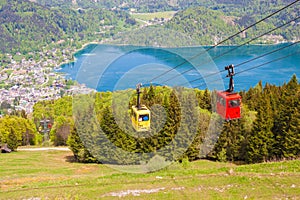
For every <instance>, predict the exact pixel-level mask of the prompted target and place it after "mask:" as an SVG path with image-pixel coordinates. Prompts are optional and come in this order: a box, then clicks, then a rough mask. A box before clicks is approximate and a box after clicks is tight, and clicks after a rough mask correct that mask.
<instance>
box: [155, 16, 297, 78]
mask: <svg viewBox="0 0 300 200" xmlns="http://www.w3.org/2000/svg"><path fill="white" fill-rule="evenodd" d="M299 18H300V16H298V17H296V18H294V19H292V20H290V21H288V22H286V23H284V24H281V25H280V26H277V27H275V28H273V29H272V30H269V31H267V32H265V33H263V34H261V35H259V36H256V37H255V38H252V39H251V40H249V41H246V42H244V43H243V44H240V45H238V46H235V47H234V48H232V49H230V50H228V51H226V52H224V53H222V54H220V55H218V56H215V57H213V58H212V59H211V60H209V61H207V62H203V63H201V64H200V65H199V66H201V65H204V64H208V63H211V62H212V61H215V60H217V59H219V58H221V57H223V56H224V55H226V54H228V53H230V52H232V51H234V50H236V49H238V48H240V47H242V46H245V45H247V44H248V43H250V42H253V41H254V40H257V39H259V38H261V37H263V36H265V35H267V34H269V33H271V32H273V31H275V30H277V29H279V28H282V27H284V26H286V25H288V24H290V23H292V22H294V21H296V20H298V19H299ZM193 69H194V68H190V69H188V70H186V71H184V72H182V73H179V74H176V75H175V76H173V77H171V78H169V79H167V80H165V81H163V82H161V84H164V83H167V82H169V81H170V80H172V79H174V78H176V77H178V76H181V75H183V74H185V73H187V72H190V71H192V70H193ZM223 71H224V70H223ZM218 73H219V72H215V73H211V74H208V75H206V76H204V77H202V78H206V77H210V76H213V75H216V74H218ZM196 80H198V79H196ZM196 80H193V81H191V82H194V81H196Z"/></svg>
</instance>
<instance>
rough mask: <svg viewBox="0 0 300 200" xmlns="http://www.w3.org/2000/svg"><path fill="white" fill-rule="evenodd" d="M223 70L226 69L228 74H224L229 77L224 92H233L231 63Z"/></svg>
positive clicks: (232, 66) (232, 67)
mask: <svg viewBox="0 0 300 200" xmlns="http://www.w3.org/2000/svg"><path fill="white" fill-rule="evenodd" d="M225 70H227V71H228V74H227V75H226V77H230V80H229V88H228V89H227V90H226V92H233V90H234V81H233V76H234V75H235V74H234V65H233V64H231V65H228V66H226V67H225Z"/></svg>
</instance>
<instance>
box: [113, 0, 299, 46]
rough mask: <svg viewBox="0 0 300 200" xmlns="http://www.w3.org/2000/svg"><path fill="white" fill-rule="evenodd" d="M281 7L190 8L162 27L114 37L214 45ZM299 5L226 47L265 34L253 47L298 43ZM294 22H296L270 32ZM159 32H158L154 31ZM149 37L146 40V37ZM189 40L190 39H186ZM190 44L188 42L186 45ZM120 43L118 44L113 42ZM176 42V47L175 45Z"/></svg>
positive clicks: (160, 43) (165, 43)
mask: <svg viewBox="0 0 300 200" xmlns="http://www.w3.org/2000/svg"><path fill="white" fill-rule="evenodd" d="M280 8H281V6H279V4H267V3H264V4H259V3H257V4H255V3H254V4H253V5H252V4H249V5H248V4H247V5H243V4H241V3H237V4H236V5H227V4H226V5H221V4H220V5H219V4H217V5H216V6H215V7H208V8H207V7H191V8H187V9H185V10H182V11H179V12H177V13H176V14H175V15H174V17H173V18H172V19H171V20H170V21H168V22H166V23H164V24H163V25H156V26H151V27H144V28H142V29H140V30H137V31H132V32H129V33H125V34H122V33H121V34H119V35H116V36H115V37H114V39H115V40H116V39H117V42H120V43H122V41H123V43H125V44H136V45H151V46H169V47H178V46H190V45H191V44H192V45H214V44H217V43H219V42H221V41H222V40H224V39H226V38H228V37H230V36H232V35H234V34H236V33H238V32H239V31H241V30H243V29H244V28H246V27H248V26H250V25H252V24H254V23H255V22H256V21H259V20H260V19H262V18H264V17H266V16H267V15H269V14H271V13H273V12H275V11H277V10H278V9H280ZM299 17H300V4H299V5H297V4H295V5H294V6H292V7H291V8H288V9H286V10H283V11H282V12H280V13H278V14H277V15H274V16H273V17H271V18H269V19H267V20H265V21H263V22H261V23H259V24H257V25H255V26H254V27H252V28H251V29H248V30H247V31H245V32H243V33H241V34H239V35H237V36H235V37H233V38H231V39H230V40H228V41H226V43H223V44H225V45H234V44H235V45H237V44H241V43H244V42H247V41H249V40H251V39H252V38H255V37H257V36H260V35H263V34H265V35H264V36H263V37H259V38H258V39H256V40H254V41H252V42H251V43H252V44H274V43H278V42H289V41H297V40H299V39H300V38H299V32H300V21H299V20H298V19H296V18H299ZM293 19H296V20H294V21H293V22H291V23H288V24H287V25H285V26H283V27H281V28H279V29H276V30H275V31H272V32H269V31H271V30H272V29H275V28H276V27H279V26H281V25H283V24H284V23H287V22H289V21H291V20H293ZM154 29H156V31H154ZM146 35H147V37H146V38H145V36H146ZM187 38H188V39H187ZM187 40H189V42H186V41H187ZM112 42H113V43H114V42H115V43H117V42H116V41H112ZM172 42H173V43H172Z"/></svg>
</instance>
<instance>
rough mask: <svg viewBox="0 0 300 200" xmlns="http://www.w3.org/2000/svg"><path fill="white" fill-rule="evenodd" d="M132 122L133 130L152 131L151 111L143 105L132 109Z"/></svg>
mask: <svg viewBox="0 0 300 200" xmlns="http://www.w3.org/2000/svg"><path fill="white" fill-rule="evenodd" d="M131 121H132V126H133V128H134V129H135V130H136V131H138V132H142V131H150V110H149V109H148V108H147V107H146V106H144V105H142V106H140V108H138V107H137V106H132V107H131Z"/></svg>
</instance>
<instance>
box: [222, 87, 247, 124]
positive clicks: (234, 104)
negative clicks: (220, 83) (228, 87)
mask: <svg viewBox="0 0 300 200" xmlns="http://www.w3.org/2000/svg"><path fill="white" fill-rule="evenodd" d="M241 102H242V97H241V96H240V95H239V94H238V93H231V92H227V91H224V92H217V113H218V114H219V115H220V116H221V117H222V118H223V119H225V120H231V119H239V118H241Z"/></svg>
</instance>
